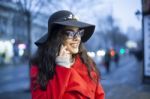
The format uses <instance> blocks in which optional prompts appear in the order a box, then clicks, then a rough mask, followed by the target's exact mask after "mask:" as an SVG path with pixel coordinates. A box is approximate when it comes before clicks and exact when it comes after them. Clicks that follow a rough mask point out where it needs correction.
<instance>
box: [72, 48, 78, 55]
mask: <svg viewBox="0 0 150 99" xmlns="http://www.w3.org/2000/svg"><path fill="white" fill-rule="evenodd" d="M70 52H71V54H77V53H78V52H79V50H78V49H73V50H71V51H70Z"/></svg>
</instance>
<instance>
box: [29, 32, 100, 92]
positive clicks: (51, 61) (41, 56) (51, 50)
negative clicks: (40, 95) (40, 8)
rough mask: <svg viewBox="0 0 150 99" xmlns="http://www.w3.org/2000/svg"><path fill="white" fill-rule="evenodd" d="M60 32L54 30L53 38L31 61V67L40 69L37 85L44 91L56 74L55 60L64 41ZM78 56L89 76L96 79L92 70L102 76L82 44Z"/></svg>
mask: <svg viewBox="0 0 150 99" xmlns="http://www.w3.org/2000/svg"><path fill="white" fill-rule="evenodd" d="M59 30H60V29H55V30H53V36H51V37H49V39H48V41H47V42H46V43H45V44H43V45H41V46H39V47H38V50H37V52H36V53H35V56H33V57H32V58H31V60H30V64H31V65H35V66H37V67H38V77H37V84H39V85H40V88H41V89H43V90H46V85H47V82H48V80H49V79H52V78H53V76H54V74H55V66H56V63H55V59H56V56H57V53H58V51H59V48H60V46H61V44H62V42H63V40H64V39H63V38H64V37H63V34H62V33H59ZM77 55H79V56H80V58H81V60H82V62H83V63H84V64H85V65H86V67H87V70H88V75H89V77H90V78H91V79H95V78H93V77H92V76H91V73H90V72H91V71H92V70H94V71H95V72H96V74H97V75H98V77H99V76H100V73H99V71H98V69H97V68H96V64H95V62H94V61H93V60H92V59H91V58H90V57H89V56H88V55H87V51H86V49H85V47H84V45H83V43H82V42H81V44H80V46H79V53H78V54H77ZM75 56H76V55H75ZM96 80H97V79H96ZM35 87H36V86H35Z"/></svg>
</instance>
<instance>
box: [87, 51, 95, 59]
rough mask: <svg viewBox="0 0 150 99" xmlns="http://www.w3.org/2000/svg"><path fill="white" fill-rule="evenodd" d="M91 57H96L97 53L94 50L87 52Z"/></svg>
mask: <svg viewBox="0 0 150 99" xmlns="http://www.w3.org/2000/svg"><path fill="white" fill-rule="evenodd" d="M87 54H88V55H89V56H90V57H92V58H94V57H95V53H94V52H88V53H87Z"/></svg>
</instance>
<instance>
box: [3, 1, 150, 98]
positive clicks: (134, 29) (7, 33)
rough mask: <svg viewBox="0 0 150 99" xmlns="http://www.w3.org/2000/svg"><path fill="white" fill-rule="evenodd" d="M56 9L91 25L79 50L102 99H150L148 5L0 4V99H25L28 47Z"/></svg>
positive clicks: (27, 92) (30, 52) (32, 47)
mask: <svg viewBox="0 0 150 99" xmlns="http://www.w3.org/2000/svg"><path fill="white" fill-rule="evenodd" d="M62 9H64V10H70V11H72V12H73V13H75V14H76V15H77V16H78V17H79V19H80V20H81V21H85V22H88V23H92V24H95V25H96V29H95V33H94V34H93V36H92V37H91V39H90V40H89V41H88V42H86V43H85V45H86V48H87V49H88V54H89V56H91V57H92V58H93V59H94V60H95V62H96V64H97V67H98V69H99V70H100V72H101V76H102V79H101V83H102V85H103V87H104V90H105V94H106V99H150V45H149V43H148V42H149V41H150V0H92V1H91V0H0V99H31V94H30V77H29V69H30V66H29V58H30V57H31V56H32V55H33V54H34V52H35V51H36V49H37V47H36V46H35V45H34V42H35V41H36V40H37V39H39V38H40V37H41V36H42V35H44V34H45V33H46V32H47V21H48V18H49V16H50V15H51V14H52V13H53V12H55V11H58V10H62Z"/></svg>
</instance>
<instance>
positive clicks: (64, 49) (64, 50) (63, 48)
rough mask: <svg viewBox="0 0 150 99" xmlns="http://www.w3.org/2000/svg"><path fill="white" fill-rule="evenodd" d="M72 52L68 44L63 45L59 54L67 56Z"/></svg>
mask: <svg viewBox="0 0 150 99" xmlns="http://www.w3.org/2000/svg"><path fill="white" fill-rule="evenodd" d="M68 54H70V52H69V51H68V50H67V47H66V46H63V45H61V47H60V52H59V56H67V55H68Z"/></svg>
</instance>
